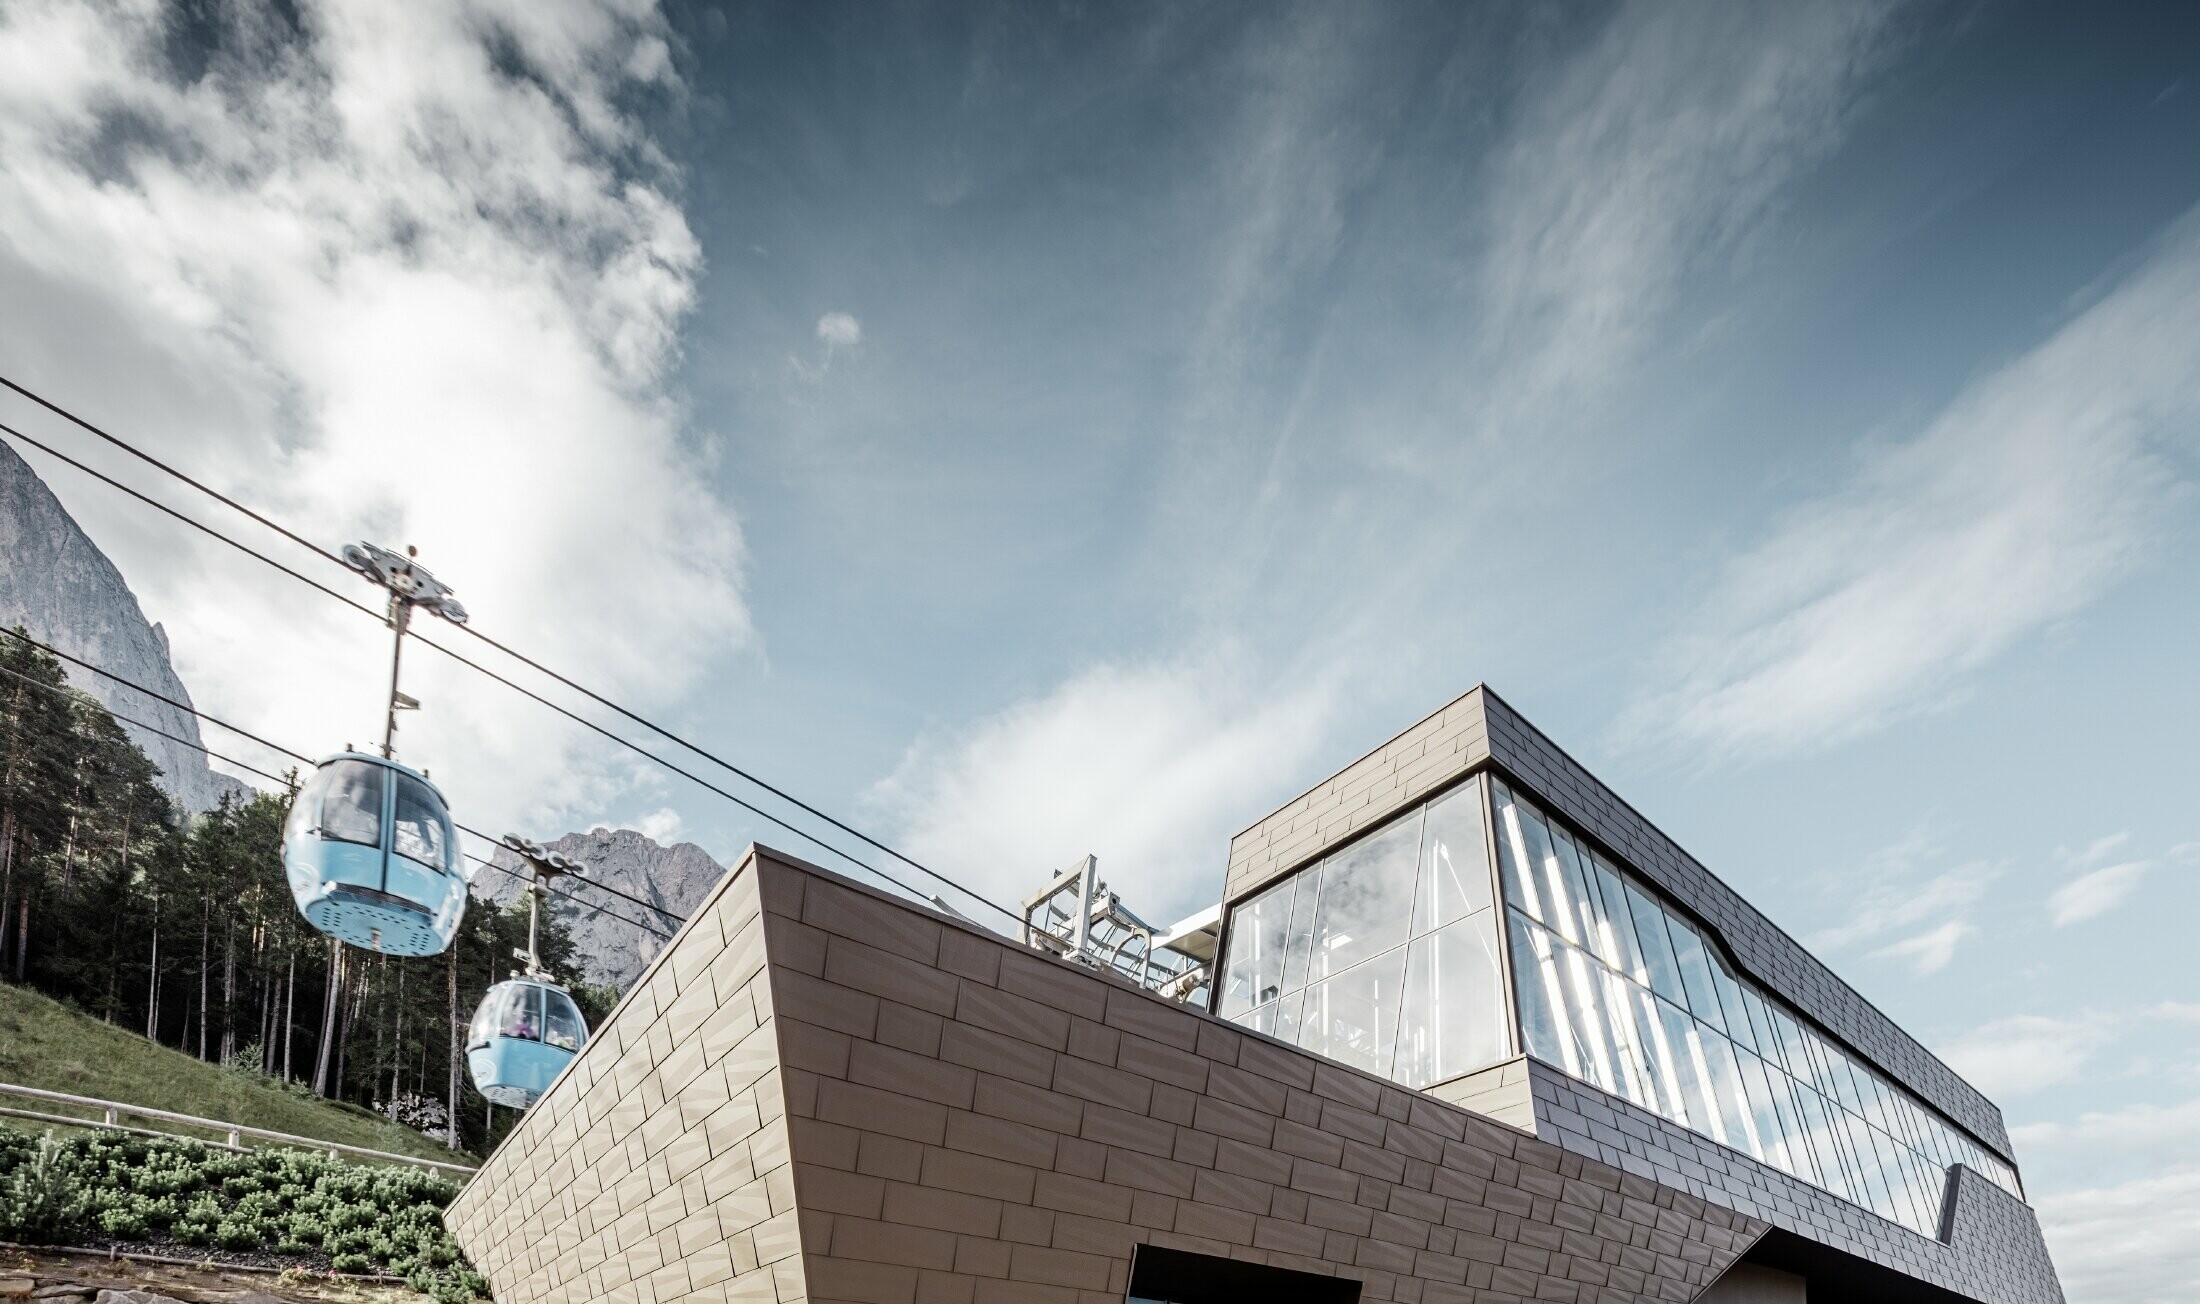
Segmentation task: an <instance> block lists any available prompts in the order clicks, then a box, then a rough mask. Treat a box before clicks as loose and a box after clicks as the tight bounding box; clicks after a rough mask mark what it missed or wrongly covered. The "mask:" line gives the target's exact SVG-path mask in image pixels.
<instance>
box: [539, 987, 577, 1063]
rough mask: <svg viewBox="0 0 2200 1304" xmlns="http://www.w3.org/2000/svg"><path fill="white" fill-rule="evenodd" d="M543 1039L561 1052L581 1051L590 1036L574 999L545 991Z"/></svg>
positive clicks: (561, 993)
mask: <svg viewBox="0 0 2200 1304" xmlns="http://www.w3.org/2000/svg"><path fill="white" fill-rule="evenodd" d="M542 996H543V1000H544V1002H545V1007H544V1012H543V1024H542V1027H543V1033H542V1039H543V1041H544V1042H546V1043H548V1044H549V1045H552V1046H556V1047H557V1048H558V1049H560V1050H579V1049H580V1048H581V1042H582V1041H583V1040H585V1039H586V1038H587V1036H588V1033H587V1031H586V1028H585V1027H584V1025H583V1024H582V1023H581V1012H580V1010H579V1009H577V1008H575V1006H574V1004H573V998H572V997H570V996H567V995H566V994H565V993H564V992H553V991H549V990H547V989H546V990H545V991H544V992H543V994H542Z"/></svg>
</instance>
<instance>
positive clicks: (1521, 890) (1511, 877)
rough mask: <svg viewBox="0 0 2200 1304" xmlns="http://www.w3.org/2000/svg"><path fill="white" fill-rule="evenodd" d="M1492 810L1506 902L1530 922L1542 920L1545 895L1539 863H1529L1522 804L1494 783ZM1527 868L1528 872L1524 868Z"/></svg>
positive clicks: (1503, 787) (1509, 791)
mask: <svg viewBox="0 0 2200 1304" xmlns="http://www.w3.org/2000/svg"><path fill="white" fill-rule="evenodd" d="M1490 791H1491V792H1492V794H1494V795H1493V796H1492V797H1491V798H1490V805H1491V809H1493V810H1494V811H1495V812H1496V813H1497V869H1498V876H1499V877H1500V878H1502V879H1503V880H1504V884H1505V899H1506V900H1507V901H1509V902H1511V903H1512V904H1514V905H1516V906H1518V907H1520V909H1521V910H1522V912H1524V913H1525V914H1526V915H1527V916H1528V918H1530V919H1536V920H1540V919H1542V918H1543V893H1542V891H1541V890H1540V889H1538V888H1537V886H1536V879H1535V874H1534V872H1533V869H1534V866H1535V865H1536V864H1537V862H1536V861H1534V860H1531V859H1529V856H1528V841H1527V835H1526V833H1525V832H1524V831H1523V829H1522V827H1521V819H1520V803H1518V802H1516V801H1514V800H1513V795H1512V789H1510V788H1507V787H1506V786H1505V785H1504V784H1502V783H1498V782H1496V781H1495V780H1492V781H1491V783H1490ZM1524 867H1525V868H1524Z"/></svg>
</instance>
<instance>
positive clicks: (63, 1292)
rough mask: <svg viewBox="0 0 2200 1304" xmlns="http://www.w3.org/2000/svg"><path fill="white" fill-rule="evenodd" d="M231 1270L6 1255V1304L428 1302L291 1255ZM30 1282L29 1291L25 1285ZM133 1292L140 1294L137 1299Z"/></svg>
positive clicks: (0, 1266)
mask: <svg viewBox="0 0 2200 1304" xmlns="http://www.w3.org/2000/svg"><path fill="white" fill-rule="evenodd" d="M132 1246H134V1247H135V1248H136V1249H138V1250H139V1251H140V1252H141V1253H151V1254H167V1253H169V1252H170V1251H169V1248H166V1247H161V1248H156V1247H155V1246H154V1245H152V1244H151V1243H150V1242H144V1241H137V1242H132ZM180 1248H181V1249H182V1250H183V1251H184V1254H182V1255H179V1256H178V1257H189V1258H193V1259H202V1258H204V1257H205V1252H204V1250H203V1248H202V1247H198V1246H182V1247H180ZM231 1259H232V1262H231V1264H230V1265H229V1266H224V1265H222V1264H221V1263H220V1262H219V1261H217V1262H215V1263H214V1264H211V1265H201V1266H192V1267H185V1266H181V1265H176V1264H161V1263H138V1262H134V1261H132V1260H131V1259H130V1258H129V1257H128V1255H127V1253H126V1252H122V1253H118V1254H117V1256H116V1257H115V1258H114V1259H112V1260H110V1259H108V1258H106V1257H104V1256H99V1255H89V1254H63V1253H57V1252H52V1251H45V1250H18V1249H8V1250H0V1304H15V1301H16V1300H18V1299H26V1298H27V1299H31V1300H33V1301H34V1302H35V1304H92V1301H94V1300H96V1299H98V1297H99V1295H100V1292H102V1291H107V1292H112V1293H111V1294H109V1295H108V1296H107V1297H106V1299H105V1300H104V1301H103V1302H102V1304H162V1302H164V1301H173V1302H174V1304H421V1301H424V1300H426V1298H427V1297H426V1296H424V1295H416V1294H414V1293H413V1292H411V1291H409V1290H407V1289H405V1288H404V1287H403V1286H402V1285H392V1284H388V1283H381V1282H369V1281H361V1280H358V1279H355V1278H345V1277H331V1276H329V1275H327V1274H326V1273H325V1272H315V1271H308V1270H305V1269H301V1268H297V1267H294V1266H290V1265H289V1263H288V1261H287V1260H285V1258H284V1256H281V1255H272V1254H261V1255H236V1256H231ZM246 1259H252V1260H255V1261H265V1262H264V1263H260V1262H255V1264H254V1266H278V1265H280V1266H285V1267H287V1268H288V1270H287V1271H284V1272H282V1273H279V1274H278V1273H273V1272H242V1271H237V1270H236V1264H237V1263H238V1262H242V1261H243V1260H246ZM23 1282H28V1283H29V1288H28V1290H24V1288H23V1287H22V1286H21V1284H20V1283H23ZM128 1292H138V1293H137V1294H135V1295H133V1294H130V1293H128Z"/></svg>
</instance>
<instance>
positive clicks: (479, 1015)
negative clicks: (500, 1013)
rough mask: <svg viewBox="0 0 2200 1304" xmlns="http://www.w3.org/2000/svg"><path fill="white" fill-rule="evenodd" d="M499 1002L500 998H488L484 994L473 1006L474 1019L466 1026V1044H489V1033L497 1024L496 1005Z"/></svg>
mask: <svg viewBox="0 0 2200 1304" xmlns="http://www.w3.org/2000/svg"><path fill="white" fill-rule="evenodd" d="M492 994H493V993H492ZM500 1003H501V998H499V1000H490V999H489V997H488V996H486V995H485V996H483V997H482V998H481V1004H479V1005H477V1006H475V1007H474V1021H473V1022H472V1023H471V1024H469V1025H467V1028H466V1044H467V1045H468V1046H486V1045H488V1044H489V1034H490V1032H491V1030H493V1029H494V1028H495V1027H496V1026H497V1006H498V1005H499V1004H500Z"/></svg>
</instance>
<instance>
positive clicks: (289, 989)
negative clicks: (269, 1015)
mask: <svg viewBox="0 0 2200 1304" xmlns="http://www.w3.org/2000/svg"><path fill="white" fill-rule="evenodd" d="M297 1001H298V950H297V948H296V947H292V948H291V951H290V974H289V976H288V977H286V978H284V979H283V1085H284V1086H286V1087H287V1086H289V1085H290V1038H291V1029H292V1028H294V1027H296V1026H297V1022H296V1019H295V1017H294V1013H295V1011H296V1009H297Z"/></svg>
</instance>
